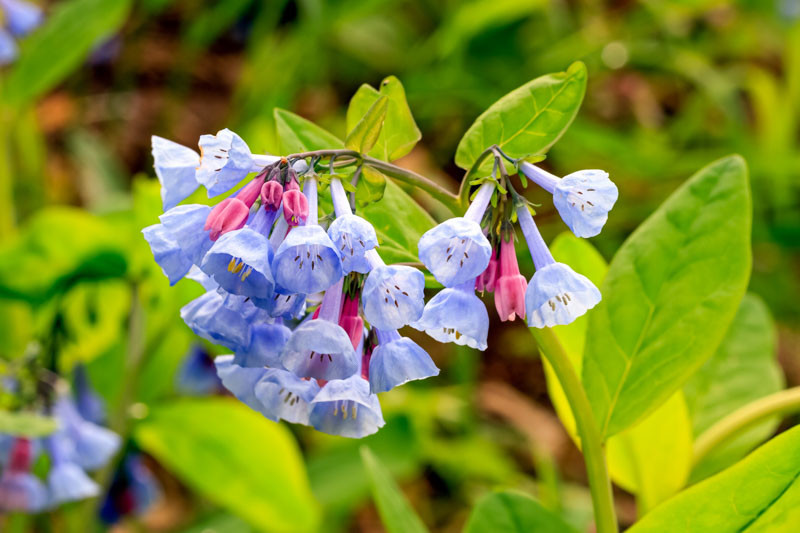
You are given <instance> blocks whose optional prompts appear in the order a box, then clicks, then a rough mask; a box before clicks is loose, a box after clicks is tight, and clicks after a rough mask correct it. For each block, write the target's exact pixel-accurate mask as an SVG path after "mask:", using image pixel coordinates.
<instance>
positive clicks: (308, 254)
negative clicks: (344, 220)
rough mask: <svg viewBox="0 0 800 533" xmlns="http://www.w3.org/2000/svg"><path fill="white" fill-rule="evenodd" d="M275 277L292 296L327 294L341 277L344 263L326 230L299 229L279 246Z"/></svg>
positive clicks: (274, 263) (308, 227) (300, 227)
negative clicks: (294, 294)
mask: <svg viewBox="0 0 800 533" xmlns="http://www.w3.org/2000/svg"><path fill="white" fill-rule="evenodd" d="M272 276H273V279H274V280H275V282H276V283H277V284H278V285H279V286H280V287H283V288H284V289H285V290H287V291H289V292H290V293H299V294H311V293H315V292H319V291H324V290H325V289H327V288H328V287H330V286H331V285H333V284H334V283H336V281H337V280H338V279H340V278H341V277H342V262H341V260H340V259H339V254H338V253H337V252H336V248H335V247H334V245H333V243H332V242H331V239H330V238H329V237H328V234H327V233H325V230H324V229H322V228H321V227H320V226H317V225H310V226H297V227H295V228H292V230H291V231H290V232H289V234H288V235H287V236H286V238H285V239H284V240H283V242H282V243H281V245H280V246H278V250H277V251H276V252H275V258H274V259H273V260H272Z"/></svg>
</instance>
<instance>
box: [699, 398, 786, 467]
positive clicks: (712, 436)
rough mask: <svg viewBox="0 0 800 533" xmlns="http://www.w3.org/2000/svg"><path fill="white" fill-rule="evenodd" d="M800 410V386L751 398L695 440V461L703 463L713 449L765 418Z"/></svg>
mask: <svg viewBox="0 0 800 533" xmlns="http://www.w3.org/2000/svg"><path fill="white" fill-rule="evenodd" d="M794 412H800V387H792V388H791V389H786V390H782V391H780V392H776V393H775V394H770V395H769V396H765V397H763V398H759V399H758V400H756V401H754V402H751V403H749V404H747V405H745V406H744V407H740V408H739V409H737V410H736V411H734V412H733V413H731V414H729V415H728V416H726V417H725V418H723V419H722V420H720V421H719V422H717V423H716V424H714V425H713V426H711V427H710V428H708V429H707V430H705V431H704V432H703V433H702V434H701V435H700V436H699V437H698V438H697V440H696V441H695V443H694V454H693V458H692V459H693V462H694V464H695V465H697V464H699V463H700V461H702V460H703V459H704V458H705V457H706V456H708V454H709V453H711V451H712V450H714V449H715V448H716V447H717V446H719V445H720V444H722V443H725V442H728V441H729V440H730V439H731V438H732V437H734V436H735V435H738V434H739V433H741V432H742V431H744V430H746V429H748V428H750V427H752V426H753V424H756V423H758V422H761V421H762V420H764V419H765V418H769V417H772V416H776V415H782V414H786V413H794Z"/></svg>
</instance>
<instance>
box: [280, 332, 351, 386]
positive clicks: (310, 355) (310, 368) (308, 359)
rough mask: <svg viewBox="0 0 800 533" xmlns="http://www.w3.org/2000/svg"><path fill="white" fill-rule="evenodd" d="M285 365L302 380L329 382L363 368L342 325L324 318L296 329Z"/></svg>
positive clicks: (286, 349) (286, 353) (290, 341)
mask: <svg viewBox="0 0 800 533" xmlns="http://www.w3.org/2000/svg"><path fill="white" fill-rule="evenodd" d="M281 361H282V363H283V366H284V367H285V368H286V369H287V370H290V371H291V372H294V373H295V375H297V376H299V377H305V378H316V379H326V380H329V379H345V378H348V377H350V376H352V375H353V374H355V373H356V372H357V371H358V365H359V360H358V357H357V356H356V353H355V351H354V350H353V344H352V342H351V340H350V336H349V335H348V334H347V333H346V332H345V330H344V329H342V328H341V327H340V326H339V325H338V324H334V323H333V322H330V321H328V320H324V319H322V318H318V319H315V320H309V321H307V322H304V323H302V324H300V325H299V326H297V327H296V328H295V330H294V331H293V332H292V336H291V337H289V341H288V342H287V343H286V346H285V347H284V349H283V354H282V355H281Z"/></svg>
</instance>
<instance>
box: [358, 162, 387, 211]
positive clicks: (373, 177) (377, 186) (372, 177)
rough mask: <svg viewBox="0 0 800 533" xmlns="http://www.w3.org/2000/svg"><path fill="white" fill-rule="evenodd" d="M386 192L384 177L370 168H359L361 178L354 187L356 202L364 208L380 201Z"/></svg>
mask: <svg viewBox="0 0 800 533" xmlns="http://www.w3.org/2000/svg"><path fill="white" fill-rule="evenodd" d="M385 190H386V176H384V175H383V174H382V173H381V172H380V171H378V170H375V169H374V168H372V167H368V166H366V165H364V166H363V167H361V177H360V178H359V180H358V186H357V187H356V202H358V204H357V205H359V206H362V207H363V206H365V205H368V204H371V203H374V202H378V201H380V199H381V198H383V193H384V191H385Z"/></svg>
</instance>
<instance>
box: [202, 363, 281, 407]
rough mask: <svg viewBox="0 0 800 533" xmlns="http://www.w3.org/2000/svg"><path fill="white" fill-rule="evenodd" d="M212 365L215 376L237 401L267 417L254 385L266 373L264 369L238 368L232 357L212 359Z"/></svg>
mask: <svg viewBox="0 0 800 533" xmlns="http://www.w3.org/2000/svg"><path fill="white" fill-rule="evenodd" d="M214 365H215V366H216V367H217V375H218V376H219V379H220V380H222V384H223V385H224V386H225V388H226V389H228V390H229V391H230V392H231V394H233V395H234V396H236V399H237V400H239V401H240V402H242V403H243V404H245V405H247V406H248V407H249V408H250V409H253V410H254V411H258V412H259V413H261V414H263V415H264V416H268V413H267V412H266V411H265V410H264V409H263V406H262V404H261V401H260V400H259V399H258V398H257V397H256V394H255V386H256V383H258V381H259V380H260V379H261V378H262V377H263V376H264V374H265V373H266V372H267V369H266V368H265V367H263V366H261V367H247V366H240V365H238V364H236V362H234V356H233V355H220V356H218V357H217V358H216V359H214Z"/></svg>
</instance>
